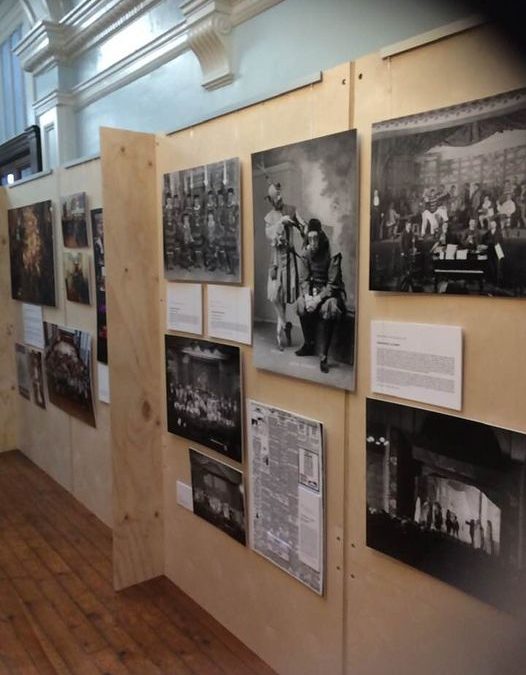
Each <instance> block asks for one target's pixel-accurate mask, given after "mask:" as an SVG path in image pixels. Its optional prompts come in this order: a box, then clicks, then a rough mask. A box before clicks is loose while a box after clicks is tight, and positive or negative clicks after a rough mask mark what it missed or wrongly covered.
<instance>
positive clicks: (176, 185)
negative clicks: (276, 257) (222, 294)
mask: <svg viewBox="0 0 526 675" xmlns="http://www.w3.org/2000/svg"><path fill="white" fill-rule="evenodd" d="M163 180H164V182H163V242H164V271H165V276H166V278H167V279H168V280H170V281H210V282H220V283H240V282H241V220H240V215H241V211H240V206H239V195H240V168H239V159H237V158H235V159H227V160H224V161H222V162H215V163H213V164H206V165H204V166H198V167H194V168H192V169H185V170H184V171H174V172H173V173H166V174H164V179H163Z"/></svg>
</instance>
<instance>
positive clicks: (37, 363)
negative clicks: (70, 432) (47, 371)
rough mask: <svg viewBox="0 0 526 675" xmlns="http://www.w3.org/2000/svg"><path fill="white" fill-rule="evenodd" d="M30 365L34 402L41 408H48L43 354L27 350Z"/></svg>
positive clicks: (35, 350) (34, 350)
mask: <svg viewBox="0 0 526 675" xmlns="http://www.w3.org/2000/svg"><path fill="white" fill-rule="evenodd" d="M27 358H28V365H29V375H30V377H31V389H32V390H33V401H34V402H35V403H36V405H38V406H39V407H40V408H44V409H45V407H46V398H45V395H44V372H43V370H42V352H39V351H38V350H37V349H29V348H28V350H27Z"/></svg>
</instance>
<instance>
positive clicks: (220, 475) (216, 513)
mask: <svg viewBox="0 0 526 675" xmlns="http://www.w3.org/2000/svg"><path fill="white" fill-rule="evenodd" d="M189 452H190V469H191V472H192V501H193V506H194V513H195V514H196V515H198V516H200V517H201V518H204V519H205V520H207V521H208V522H209V523H210V524H211V525H214V527H217V528H219V529H220V530H222V531H223V532H224V533H225V534H228V536H229V537H232V538H233V539H235V540H236V541H238V542H239V543H240V544H243V545H244V544H245V543H246V528H245V491H244V487H243V474H242V473H241V471H238V470H237V469H233V468H232V467H231V466H228V465H227V464H225V463H224V462H218V461H217V460H216V459H212V457H208V456H207V455H203V454H202V453H201V452H197V451H196V450H193V449H192V448H190V450H189Z"/></svg>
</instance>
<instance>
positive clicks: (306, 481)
mask: <svg viewBox="0 0 526 675" xmlns="http://www.w3.org/2000/svg"><path fill="white" fill-rule="evenodd" d="M248 416H249V419H250V425H249V428H250V433H249V444H248V445H249V475H250V483H251V484H250V491H249V498H250V520H251V527H250V547H251V548H252V549H253V550H255V551H257V552H258V553H260V554H261V555H263V556H264V557H265V558H268V559H269V560H270V561H272V562H273V563H274V564H276V565H278V567H281V568H282V569H283V570H285V571H286V572H288V573H289V574H291V575H292V576H293V577H295V578H296V579H298V580H299V581H301V582H302V583H304V584H305V585H306V586H308V587H309V588H311V589H312V590H313V591H315V592H316V593H319V594H320V595H322V594H323V578H324V574H323V562H324V541H325V539H324V514H323V504H324V495H323V489H324V487H323V486H324V461H323V427H322V425H321V423H320V422H316V421H314V420H311V419H307V418H305V417H300V416H299V415H295V414H294V413H290V412H286V411H284V410H280V409H278V408H273V407H271V406H267V405H264V404H262V403H258V402H256V401H248Z"/></svg>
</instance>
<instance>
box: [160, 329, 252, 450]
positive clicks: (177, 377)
mask: <svg viewBox="0 0 526 675" xmlns="http://www.w3.org/2000/svg"><path fill="white" fill-rule="evenodd" d="M165 349H166V404H167V418H168V431H170V432H171V433H173V434H177V435H178V436H182V437H183V438H187V439H189V440H191V441H195V442H197V443H201V444H202V445H205V446H206V447H208V448H211V449H212V450H216V451H217V452H220V453H221V454H222V455H225V456H227V457H230V459H234V460H236V461H237V462H240V461H241V456H242V438H243V427H242V411H241V361H240V358H241V356H240V350H239V347H233V346H230V345H224V344H220V343H219V342H208V341H207V340H197V339H195V338H184V337H179V336H177V335H165Z"/></svg>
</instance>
